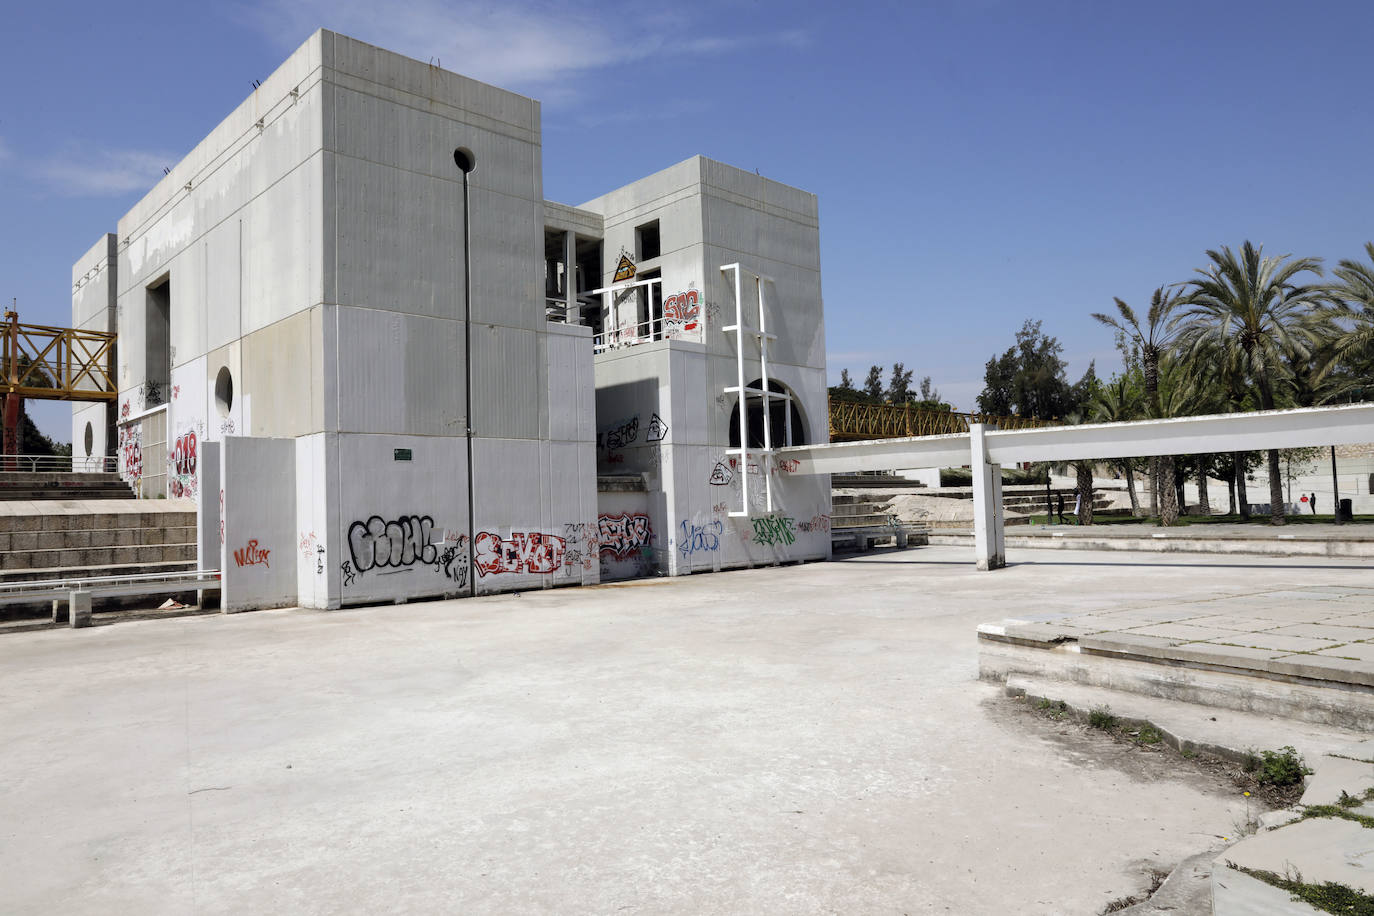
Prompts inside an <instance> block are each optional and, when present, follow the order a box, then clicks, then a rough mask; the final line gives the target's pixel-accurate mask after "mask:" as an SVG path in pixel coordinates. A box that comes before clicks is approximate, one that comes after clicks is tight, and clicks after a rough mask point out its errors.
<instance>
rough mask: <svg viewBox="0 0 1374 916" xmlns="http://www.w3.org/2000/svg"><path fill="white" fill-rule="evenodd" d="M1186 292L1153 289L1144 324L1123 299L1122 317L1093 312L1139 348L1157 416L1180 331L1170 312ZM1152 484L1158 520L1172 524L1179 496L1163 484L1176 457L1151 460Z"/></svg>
mask: <svg viewBox="0 0 1374 916" xmlns="http://www.w3.org/2000/svg"><path fill="white" fill-rule="evenodd" d="M1183 298H1184V295H1183V292H1182V291H1180V290H1174V291H1173V292H1169V293H1166V292H1165V291H1164V288H1163V287H1160V288H1158V289H1156V290H1155V291H1154V295H1152V296H1151V297H1150V310H1149V311H1148V312H1146V313H1145V324H1144V326H1142V325H1141V323H1140V319H1139V318H1137V317H1136V313H1135V310H1134V309H1132V308H1131V307H1130V306H1129V305H1127V304H1126V303H1125V302H1123V301H1121V300H1120V299H1115V300H1113V301H1115V302H1116V310H1117V312H1118V314H1119V315H1120V317H1119V318H1117V317H1114V316H1112V315H1106V314H1103V313H1102V312H1093V317H1094V318H1096V319H1097V320H1098V321H1100V322H1102V323H1103V324H1105V325H1107V326H1108V327H1110V328H1115V329H1116V330H1117V331H1119V332H1121V333H1122V334H1124V335H1126V337H1127V339H1129V340H1130V341H1132V342H1133V343H1134V344H1135V345H1136V347H1137V348H1138V349H1139V350H1140V363H1141V369H1142V370H1143V371H1144V373H1145V400H1146V404H1147V406H1148V407H1149V410H1150V416H1151V417H1154V418H1156V419H1158V418H1159V417H1161V416H1163V414H1161V413H1160V404H1159V360H1160V357H1161V356H1163V355H1164V353H1165V352H1167V351H1168V350H1169V348H1170V347H1171V346H1172V345H1173V342H1174V337H1175V336H1176V334H1177V331H1176V328H1175V327H1174V323H1173V322H1171V321H1170V320H1169V315H1170V313H1172V312H1173V311H1174V310H1175V309H1176V308H1178V307H1179V305H1180V304H1181V303H1182V302H1183ZM1150 477H1151V478H1152V479H1151V482H1150V483H1151V487H1152V488H1153V491H1154V492H1155V493H1158V494H1159V522H1160V524H1162V525H1166V526H1167V525H1172V524H1173V523H1174V522H1176V521H1178V499H1177V497H1176V496H1175V494H1174V490H1173V486H1172V485H1170V486H1164V484H1163V481H1172V480H1173V479H1174V459H1173V456H1171V455H1165V456H1162V457H1159V458H1156V459H1154V460H1152V461H1151V462H1150Z"/></svg>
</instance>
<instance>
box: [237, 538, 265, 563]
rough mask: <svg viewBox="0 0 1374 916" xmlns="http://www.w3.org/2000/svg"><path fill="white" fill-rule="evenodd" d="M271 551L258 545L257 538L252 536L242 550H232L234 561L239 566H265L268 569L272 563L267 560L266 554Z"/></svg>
mask: <svg viewBox="0 0 1374 916" xmlns="http://www.w3.org/2000/svg"><path fill="white" fill-rule="evenodd" d="M271 552H272V551H270V550H268V549H267V548H266V547H260V546H259V545H258V540H257V538H253V539H252V540H250V541H249V542H248V545H247V546H246V547H244V548H243V549H242V550H235V551H234V562H235V563H237V564H239V566H266V567H267V568H269V569H270V568H271V567H272V564H271V563H269V562H268V554H270V553H271Z"/></svg>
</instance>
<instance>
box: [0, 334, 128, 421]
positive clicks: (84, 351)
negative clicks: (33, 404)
mask: <svg viewBox="0 0 1374 916" xmlns="http://www.w3.org/2000/svg"><path fill="white" fill-rule="evenodd" d="M5 319H6V321H5V325H4V333H3V340H2V341H0V394H17V395H19V396H20V397H26V398H46V399H55V400H63V401H113V400H114V399H115V397H116V392H115V383H114V370H113V361H114V359H113V357H114V345H115V335H114V334H108V333H106V332H104V331H90V330H86V329H83V328H58V327H49V326H47V325H41V324H20V323H19V316H18V315H17V314H16V313H14V312H6V313H5Z"/></svg>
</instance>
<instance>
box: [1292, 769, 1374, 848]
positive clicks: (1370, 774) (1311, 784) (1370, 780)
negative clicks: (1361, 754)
mask: <svg viewBox="0 0 1374 916" xmlns="http://www.w3.org/2000/svg"><path fill="white" fill-rule="evenodd" d="M1308 766H1310V767H1311V768H1312V769H1313V771H1314V772H1313V773H1312V775H1311V776H1309V777H1308V779H1307V789H1306V791H1304V792H1303V793H1302V804H1304V805H1334V804H1336V803H1338V802H1339V801H1340V800H1341V798H1342V793H1344V794H1345V795H1347V796H1350V797H1353V798H1359V797H1361V796H1363V795H1364V793H1365V792H1366V791H1367V790H1369V789H1374V763H1367V762H1365V761H1363V760H1351V759H1350V758H1348V757H1332V756H1330V755H1323V756H1321V757H1318V758H1315V759H1313V760H1309V761H1308ZM1370 867H1371V868H1374V859H1371V861H1370Z"/></svg>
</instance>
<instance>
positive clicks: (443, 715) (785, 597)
mask: <svg viewBox="0 0 1374 916" xmlns="http://www.w3.org/2000/svg"><path fill="white" fill-rule="evenodd" d="M1010 559H1011V560H1012V562H1013V564H1016V565H1013V566H1012V567H1011V568H1008V569H1006V570H1003V571H999V572H996V573H978V572H976V571H974V569H973V566H972V563H971V562H970V560H971V557H970V555H969V551H968V550H967V549H962V548H952V547H932V548H922V549H913V550H908V551H903V552H894V551H877V552H874V553H872V554H869V555H864V556H859V557H854V558H851V559H846V560H844V561H842V562H836V563H828V564H814V565H809V566H801V567H781V568H771V569H760V570H753V571H743V572H734V573H724V574H719V575H706V576H693V577H690V578H686V579H679V580H673V581H667V580H655V581H648V582H641V583H633V584H627V585H619V586H607V587H601V588H594V589H561V590H556V591H545V592H534V593H525V594H523V595H520V596H518V597H517V596H501V597H493V598H482V599H477V600H468V601H450V602H435V603H430V604H412V605H406V606H399V607H380V608H369V609H355V610H348V611H340V612H333V613H316V612H306V611H264V612H257V613H252V614H243V615H236V616H197V617H183V618H178V619H173V620H149V621H136V622H128V623H118V624H114V625H110V626H98V627H95V628H92V629H87V630H52V631H44V632H31V633H13V634H8V635H5V636H4V637H3V638H0V735H3V736H4V740H3V744H0V768H2V769H3V772H4V773H5V779H6V791H5V792H4V793H3V795H0V862H3V863H4V867H3V869H0V900H4V901H5V904H4V909H5V910H6V911H7V912H12V913H47V912H53V911H61V912H64V913H69V914H70V913H110V912H141V913H186V912H205V913H218V912H255V911H258V912H261V911H273V912H281V911H292V912H305V913H311V912H319V913H326V912H327V913H335V912H372V911H376V910H380V909H383V908H386V909H390V910H393V911H406V912H434V913H440V912H442V913H449V912H463V913H515V912H519V913H616V912H623V913H696V912H716V913H846V914H848V913H885V912H887V913H944V912H949V913H961V914H969V913H975V914H976V913H1007V912H1017V913H1047V914H1048V913H1055V914H1060V913H1095V912H1098V911H1100V910H1101V908H1102V907H1103V906H1104V905H1105V904H1106V903H1107V902H1109V901H1111V900H1113V899H1116V898H1118V897H1121V896H1124V895H1126V894H1128V893H1132V892H1135V891H1137V890H1138V889H1139V888H1140V887H1141V886H1142V885H1143V884H1144V883H1145V881H1146V871H1147V870H1148V869H1149V868H1150V867H1152V866H1162V867H1165V868H1168V867H1170V866H1172V865H1173V864H1175V863H1177V862H1180V861H1182V860H1183V859H1185V858H1186V857H1188V856H1190V855H1194V854H1196V853H1198V852H1201V851H1203V850H1206V849H1208V848H1212V847H1213V846H1214V845H1215V844H1217V843H1218V842H1219V840H1218V837H1220V836H1224V835H1228V834H1231V833H1233V832H1234V828H1235V825H1236V823H1237V822H1238V821H1239V820H1240V819H1241V815H1240V814H1239V813H1238V811H1243V801H1242V800H1241V799H1237V798H1232V797H1230V795H1229V793H1225V792H1223V791H1219V790H1218V787H1217V786H1216V785H1215V783H1214V782H1212V781H1208V780H1206V779H1204V778H1201V777H1199V776H1197V775H1196V774H1186V773H1180V774H1177V775H1170V774H1146V773H1142V772H1140V771H1138V770H1134V769H1132V768H1130V767H1123V766H1120V765H1118V763H1117V762H1116V761H1114V760H1113V759H1112V756H1111V755H1104V754H1096V753H1093V752H1092V751H1091V749H1087V750H1084V751H1083V752H1066V749H1065V748H1064V747H1063V746H1061V745H1060V744H1057V743H1056V742H1054V741H1051V740H1048V739H1047V738H1046V737H1045V736H1043V735H1040V734H1037V733H1036V732H1035V731H1034V730H1031V729H1028V728H1026V727H1025V726H1024V724H1020V723H1018V722H1017V721H1016V717H1013V716H1008V715H1005V714H1003V713H1002V712H1000V711H999V706H998V704H997V703H995V702H990V701H991V700H992V699H993V698H995V697H997V696H998V690H997V689H996V688H994V687H993V686H991V685H988V684H984V683H980V682H978V681H977V680H976V679H975V677H976V672H977V648H978V647H977V640H976V639H975V635H974V633H975V627H976V625H977V624H978V623H980V622H983V621H985V620H989V619H998V618H1001V617H1006V616H1009V615H1010V614H1011V613H1013V612H1018V613H1027V612H1033V609H1034V608H1037V607H1042V608H1045V609H1047V610H1051V609H1052V610H1065V609H1068V610H1073V611H1082V612H1088V611H1105V610H1108V609H1117V608H1121V607H1128V606H1141V605H1157V604H1158V603H1161V602H1167V601H1170V600H1175V599H1179V598H1185V597H1186V598H1193V599H1195V598H1197V597H1198V596H1200V595H1216V596H1223V595H1228V594H1229V595H1236V594H1246V593H1251V592H1254V591H1258V590H1262V589H1271V590H1272V589H1277V588H1280V587H1282V586H1283V584H1284V583H1291V582H1292V581H1293V579H1294V576H1295V574H1297V575H1300V576H1301V578H1302V581H1303V582H1304V583H1305V584H1309V585H1311V584H1318V583H1331V584H1352V583H1363V582H1367V581H1368V580H1369V572H1370V570H1371V568H1374V562H1371V561H1355V560H1346V561H1330V560H1298V561H1295V560H1291V559H1290V560H1282V559H1267V558H1244V559H1238V558H1234V557H1232V558H1219V559H1220V561H1219V562H1218V563H1209V562H1208V558H1206V557H1183V556H1180V555H1172V554H1167V555H1151V556H1130V557H1123V556H1122V555H1121V554H1119V553H1111V554H1098V553H1093V552H1074V553H1071V554H1058V553H1057V554H1053V555H1050V554H1047V553H1046V552H1043V551H1032V550H1025V551H1012V552H1011V556H1010ZM1295 570H1297V572H1296V573H1295ZM1238 806H1240V807H1238Z"/></svg>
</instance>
